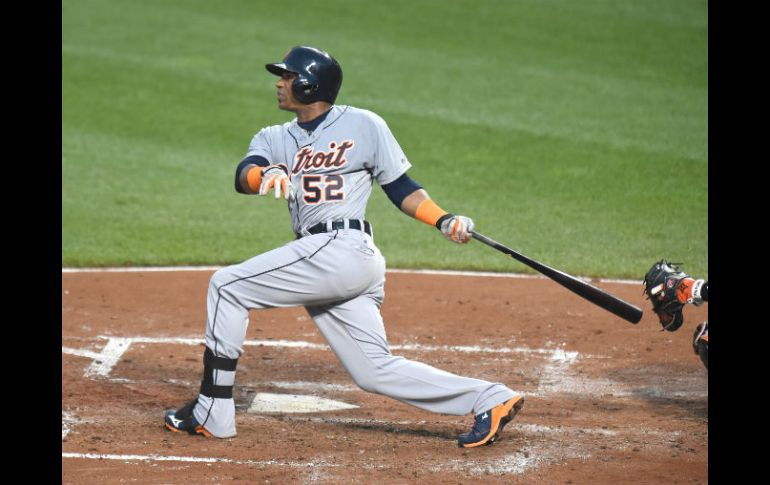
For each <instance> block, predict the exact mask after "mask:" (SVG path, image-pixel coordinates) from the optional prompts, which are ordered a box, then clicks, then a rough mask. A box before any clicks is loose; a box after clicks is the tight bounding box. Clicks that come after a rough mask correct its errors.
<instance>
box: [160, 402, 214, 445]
mask: <svg viewBox="0 0 770 485" xmlns="http://www.w3.org/2000/svg"><path fill="white" fill-rule="evenodd" d="M197 402H198V400H197V399H193V400H192V401H190V402H188V403H187V404H185V405H184V406H183V407H181V408H179V409H177V410H173V409H169V410H168V411H166V415H165V416H164V417H163V421H164V424H165V425H166V428H167V429H169V430H171V431H174V432H175V433H181V432H187V433H190V434H194V435H196V434H197V435H202V436H205V437H207V438H212V437H213V435H212V434H211V433H209V432H208V431H206V428H204V427H203V426H201V425H200V424H198V421H197V420H196V419H195V416H193V412H192V411H193V408H194V407H195V404H197Z"/></svg>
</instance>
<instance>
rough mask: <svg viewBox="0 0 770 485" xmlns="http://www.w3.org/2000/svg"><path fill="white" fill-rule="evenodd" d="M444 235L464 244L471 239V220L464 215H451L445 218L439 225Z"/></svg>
mask: <svg viewBox="0 0 770 485" xmlns="http://www.w3.org/2000/svg"><path fill="white" fill-rule="evenodd" d="M439 229H440V230H441V233H442V234H444V237H446V238H447V239H449V240H450V241H453V242H456V243H457V244H465V243H467V242H468V241H470V240H471V233H472V232H473V220H472V219H471V218H470V217H465V216H452V217H449V218H447V219H445V220H444V221H443V222H442V223H441V227H439Z"/></svg>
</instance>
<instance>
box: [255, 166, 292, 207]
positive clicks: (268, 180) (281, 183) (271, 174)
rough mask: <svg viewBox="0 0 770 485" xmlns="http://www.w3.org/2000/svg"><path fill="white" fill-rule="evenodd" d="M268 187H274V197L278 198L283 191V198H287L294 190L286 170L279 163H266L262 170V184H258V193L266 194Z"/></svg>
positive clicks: (268, 190)
mask: <svg viewBox="0 0 770 485" xmlns="http://www.w3.org/2000/svg"><path fill="white" fill-rule="evenodd" d="M270 189H275V198H276V199H280V198H281V193H283V197H284V199H287V200H288V199H289V198H290V197H291V196H292V195H293V194H294V190H293V188H292V186H291V180H290V179H289V175H288V174H287V173H286V170H285V169H284V168H283V167H282V166H280V165H268V166H267V167H265V168H264V169H263V170H262V184H260V186H259V195H267V193H268V192H270Z"/></svg>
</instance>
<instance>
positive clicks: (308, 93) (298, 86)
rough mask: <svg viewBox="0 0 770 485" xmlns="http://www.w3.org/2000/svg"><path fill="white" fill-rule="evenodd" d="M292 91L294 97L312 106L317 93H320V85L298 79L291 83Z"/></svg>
mask: <svg viewBox="0 0 770 485" xmlns="http://www.w3.org/2000/svg"><path fill="white" fill-rule="evenodd" d="M291 90H292V92H293V93H294V97H295V98H297V100H298V101H299V102H300V103H304V104H310V103H312V102H313V98H314V97H315V93H316V91H318V84H313V83H311V82H310V81H308V80H307V79H303V78H301V77H297V78H296V79H295V80H294V81H293V82H292V83H291Z"/></svg>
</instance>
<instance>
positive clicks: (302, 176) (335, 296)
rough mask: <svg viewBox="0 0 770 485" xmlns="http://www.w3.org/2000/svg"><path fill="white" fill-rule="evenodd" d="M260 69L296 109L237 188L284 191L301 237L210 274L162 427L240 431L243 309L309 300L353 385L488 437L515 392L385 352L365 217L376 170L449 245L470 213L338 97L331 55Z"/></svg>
mask: <svg viewBox="0 0 770 485" xmlns="http://www.w3.org/2000/svg"><path fill="white" fill-rule="evenodd" d="M265 67H266V68H267V70H268V71H269V72H270V73H272V74H274V75H276V76H278V80H277V82H276V84H275V86H276V88H277V101H278V107H279V108H280V109H282V110H286V111H291V112H293V113H295V114H296V118H295V119H293V120H292V121H290V122H288V123H284V124H282V125H275V126H269V127H267V128H264V129H262V130H261V131H259V132H258V133H257V134H256V135H254V137H253V138H252V140H251V143H250V145H249V148H248V151H247V152H246V156H245V158H244V159H243V160H242V161H241V162H240V164H239V165H238V167H237V168H236V171H235V190H236V191H238V192H240V193H243V194H257V195H260V196H268V195H269V193H270V192H271V191H272V192H273V194H274V198H275V199H280V198H283V199H285V200H286V201H287V204H288V209H289V214H290V216H291V223H292V228H293V230H294V232H295V233H296V239H295V240H293V241H291V242H289V243H287V244H284V245H283V246H281V247H279V248H276V249H273V250H271V251H268V252H266V253H263V254H260V255H258V256H255V257H253V258H251V259H249V260H247V261H245V262H243V263H241V264H237V265H234V266H229V267H226V268H223V269H221V270H219V271H217V272H216V273H214V275H213V276H212V278H211V281H210V283H209V290H208V318H207V322H206V338H205V341H206V349H205V352H204V356H203V379H202V382H201V387H200V392H199V394H198V397H197V398H196V399H194V400H192V401H191V402H189V403H188V404H187V405H185V406H183V407H181V408H180V409H176V410H173V409H172V410H168V411H167V412H166V414H165V417H164V422H165V426H166V427H167V428H168V429H170V430H171V431H178V432H180V431H185V432H188V433H190V434H199V435H205V436H207V437H217V438H230V437H233V436H235V435H236V430H235V403H234V401H233V384H234V382H235V370H236V367H237V364H238V359H239V358H240V356H241V354H243V347H242V345H243V341H244V338H245V336H246V327H247V325H248V315H249V310H252V309H264V308H276V307H294V306H304V307H305V308H306V309H307V311H308V313H309V314H310V316H311V317H312V318H313V320H314V321H315V324H316V325H317V327H318V329H319V330H320V332H321V334H322V335H323V336H324V338H325V339H326V341H327V343H328V344H329V346H330V347H331V349H332V350H333V351H334V353H335V354H336V355H337V357H338V358H339V360H340V362H341V363H342V365H343V366H344V367H345V369H346V370H347V371H348V373H349V374H350V375H351V377H352V378H353V380H354V381H355V383H356V384H357V385H358V386H359V387H361V389H363V390H365V391H368V392H373V393H377V394H382V395H385V396H389V397H391V398H393V399H397V400H399V401H401V402H404V403H407V404H411V405H413V406H416V407H418V408H420V409H425V410H428V411H432V412H435V413H445V414H454V415H463V414H467V413H474V414H475V422H474V424H473V427H472V429H471V430H470V431H469V432H467V433H464V434H461V435H460V436H459V437H458V444H459V446H461V447H476V446H481V445H488V444H491V443H493V442H494V441H495V440H496V439H497V437H498V434H499V433H500V432H501V431H502V430H503V428H504V426H505V425H506V424H507V423H508V422H509V421H510V420H511V419H513V417H514V416H515V415H516V413H517V412H518V411H519V410H520V409H521V407H522V405H523V404H524V398H523V396H522V395H521V394H520V393H517V392H514V391H512V390H511V389H509V388H508V387H506V386H505V385H503V384H500V383H494V382H487V381H484V380H480V379H473V378H470V377H463V376H459V375H455V374H450V373H449V372H445V371H442V370H439V369H436V368H434V367H431V366H428V365H426V364H422V363H420V362H415V361H411V360H407V359H405V358H403V357H397V356H394V355H392V354H391V353H390V348H389V345H388V341H387V338H386V336H385V327H384V325H383V321H382V317H381V315H380V305H381V304H382V301H383V298H384V284H385V260H384V258H383V257H382V254H381V253H380V250H379V249H378V248H377V246H376V245H375V243H374V230H373V226H372V224H371V223H370V222H369V221H367V220H365V219H364V215H365V210H366V204H367V201H368V200H369V196H370V194H371V191H372V182H373V181H376V182H377V183H378V184H379V185H380V186H381V187H382V188H383V190H384V191H385V193H386V194H387V196H388V198H389V199H390V200H391V201H392V202H393V203H394V204H395V205H396V207H398V208H400V209H401V210H402V211H403V212H404V213H406V214H408V215H409V216H411V217H414V218H415V219H417V220H419V221H422V222H424V223H426V224H429V225H431V226H434V227H436V228H438V230H440V231H441V233H442V234H443V235H444V236H445V237H446V238H447V239H448V240H450V241H452V242H455V243H459V244H464V243H467V242H468V241H469V240H470V238H471V233H472V231H473V221H472V220H471V219H470V218H468V217H465V216H460V215H454V214H451V213H448V212H447V211H445V210H443V209H441V208H440V207H439V206H438V205H437V204H436V203H435V202H434V201H433V200H431V199H430V197H429V196H428V194H427V192H426V191H425V190H424V189H423V188H422V187H421V186H420V185H419V184H418V183H417V182H415V181H414V180H412V179H411V178H410V177H409V175H407V170H408V169H409V168H410V167H411V164H410V163H409V160H408V159H407V157H406V155H405V154H404V152H403V151H402V149H401V147H400V146H399V144H398V142H397V141H396V139H395V138H394V136H393V134H392V133H391V131H390V129H389V128H388V125H387V124H386V123H385V121H384V120H383V119H382V118H380V117H379V116H378V115H376V114H375V113H373V112H371V111H367V110H364V109H359V108H354V107H352V106H344V105H335V104H334V102H335V99H336V98H337V93H338V92H339V89H340V86H341V84H342V69H341V68H340V65H339V64H338V63H337V61H336V60H335V59H334V58H332V57H331V56H330V55H329V54H328V53H326V52H323V51H321V50H318V49H315V48H312V47H304V46H299V47H294V48H293V49H291V50H290V51H289V53H288V54H287V55H286V57H285V58H284V59H283V61H282V62H280V63H274V64H267V65H266V66H265ZM257 217H258V216H257ZM262 224H263V225H264V224H265V223H264V222H262Z"/></svg>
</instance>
